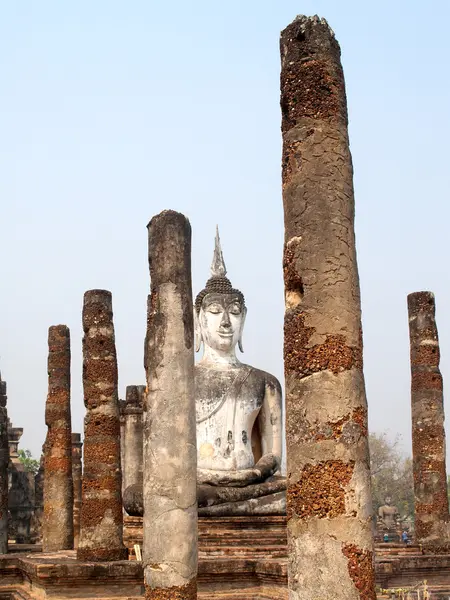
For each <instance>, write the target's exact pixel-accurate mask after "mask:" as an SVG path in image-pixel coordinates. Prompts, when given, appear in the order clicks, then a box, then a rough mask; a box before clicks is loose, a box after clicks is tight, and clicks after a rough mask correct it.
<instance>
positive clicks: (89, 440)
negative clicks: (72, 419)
mask: <svg viewBox="0 0 450 600" xmlns="http://www.w3.org/2000/svg"><path fill="white" fill-rule="evenodd" d="M83 331H84V337H83V387H84V405H85V407H86V416H85V418H84V464H83V482H82V499H81V512H80V537H79V541H78V548H77V558H78V559H79V560H84V561H113V560H124V559H126V557H127V550H126V548H125V547H124V545H123V531H122V530H123V515H122V471H121V465H120V422H119V398H118V394H117V379H118V376H117V358H116V344H115V337H114V324H113V311H112V298H111V292H108V291H106V290H90V291H88V292H86V293H85V294H84V305H83Z"/></svg>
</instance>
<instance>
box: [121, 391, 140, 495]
mask: <svg viewBox="0 0 450 600" xmlns="http://www.w3.org/2000/svg"><path fill="white" fill-rule="evenodd" d="M144 392H145V385H129V386H127V390H126V400H125V408H124V411H123V416H124V420H125V423H124V436H123V439H124V449H123V479H124V484H123V489H124V490H126V489H127V488H128V487H129V486H130V485H134V484H140V485H142V469H143V463H144V455H143V449H142V448H143V441H144V439H143V435H144V434H143V423H142V412H143V406H142V401H143V396H144Z"/></svg>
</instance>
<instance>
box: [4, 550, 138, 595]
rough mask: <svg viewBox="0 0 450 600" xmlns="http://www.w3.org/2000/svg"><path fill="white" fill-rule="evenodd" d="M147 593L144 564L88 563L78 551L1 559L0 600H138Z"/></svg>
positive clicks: (7, 555) (12, 556)
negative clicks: (80, 558)
mask: <svg viewBox="0 0 450 600" xmlns="http://www.w3.org/2000/svg"><path fill="white" fill-rule="evenodd" d="M142 594H143V573H142V565H141V563H137V562H132V561H117V562H112V563H85V562H79V561H77V560H76V552H75V550H68V551H62V552H56V553H53V554H42V553H41V554H37V553H30V554H6V555H2V556H0V600H22V599H24V600H44V599H47V598H53V599H55V600H57V599H58V600H60V599H63V598H70V599H71V600H86V598H97V600H98V599H103V600H108V599H112V598H114V599H120V600H134V598H141V597H142Z"/></svg>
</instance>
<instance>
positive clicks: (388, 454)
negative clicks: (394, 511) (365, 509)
mask: <svg viewBox="0 0 450 600" xmlns="http://www.w3.org/2000/svg"><path fill="white" fill-rule="evenodd" d="M399 443H400V438H399V437H396V438H395V439H394V441H391V440H389V439H388V437H387V435H386V433H371V434H369V448H370V471H371V475H372V502H373V508H374V512H375V513H376V512H377V511H378V508H379V507H380V506H382V505H383V504H384V503H385V498H386V496H390V497H391V500H392V504H393V505H395V506H396V507H397V508H398V511H399V513H400V515H401V516H402V517H412V516H414V484H413V474H412V460H411V458H410V457H405V456H404V455H403V454H402V452H401V450H400V448H399Z"/></svg>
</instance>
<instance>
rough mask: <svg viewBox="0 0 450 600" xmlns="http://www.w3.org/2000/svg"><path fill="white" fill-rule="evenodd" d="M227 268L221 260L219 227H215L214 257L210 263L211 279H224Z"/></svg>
mask: <svg viewBox="0 0 450 600" xmlns="http://www.w3.org/2000/svg"><path fill="white" fill-rule="evenodd" d="M226 274H227V268H226V266H225V261H224V260H223V253H222V247H221V245H220V236H219V226H218V225H216V239H215V243H214V255H213V260H212V263H211V277H225V275H226Z"/></svg>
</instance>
